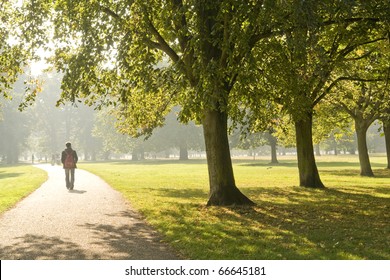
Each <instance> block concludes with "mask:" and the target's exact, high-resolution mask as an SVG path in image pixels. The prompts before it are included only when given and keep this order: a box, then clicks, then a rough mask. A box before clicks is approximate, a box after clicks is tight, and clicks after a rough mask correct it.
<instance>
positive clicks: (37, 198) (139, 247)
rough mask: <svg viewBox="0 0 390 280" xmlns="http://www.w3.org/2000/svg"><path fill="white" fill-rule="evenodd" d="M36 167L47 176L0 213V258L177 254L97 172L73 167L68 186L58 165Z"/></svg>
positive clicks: (174, 256) (159, 256) (161, 256)
mask: <svg viewBox="0 0 390 280" xmlns="http://www.w3.org/2000/svg"><path fill="white" fill-rule="evenodd" d="M37 167H39V168H42V169H44V170H45V171H47V172H48V175H49V179H48V181H46V182H45V183H44V184H43V185H42V186H41V187H40V188H38V189H37V190H36V191H35V192H33V193H32V194H31V195H29V196H28V197H27V198H25V199H24V200H22V201H21V202H19V203H18V204H17V205H16V206H15V207H14V208H13V209H11V210H10V211H7V212H5V213H4V214H3V215H1V216H0V259H3V260H4V259H10V260H12V259H24V260H33V259H51V260H69V259H76V260H85V259H94V260H111V259H122V260H126V259H133V260H141V259H148V260H153V259H155V260H157V259H160V260H164V259H165V260H169V259H179V258H180V257H179V256H178V255H177V254H176V253H175V252H174V251H173V250H172V249H171V248H169V247H168V246H167V244H165V243H163V242H161V239H160V237H159V236H158V234H157V233H156V231H154V230H153V229H152V228H151V227H150V226H149V225H147V224H146V223H145V222H144V221H143V220H142V218H141V217H140V215H139V214H137V212H135V211H134V210H133V209H132V208H131V206H130V205H129V203H127V202H126V201H125V200H124V199H123V198H122V196H121V194H120V193H118V192H117V191H115V190H113V189H112V188H111V187H110V186H109V185H107V184H106V183H105V182H104V181H103V180H101V179H100V178H99V177H97V176H95V175H93V174H91V173H89V172H87V171H84V170H80V169H77V170H76V176H75V177H76V180H75V188H74V190H72V191H68V190H67V189H66V187H65V175H64V171H63V169H62V168H61V167H59V166H50V165H37Z"/></svg>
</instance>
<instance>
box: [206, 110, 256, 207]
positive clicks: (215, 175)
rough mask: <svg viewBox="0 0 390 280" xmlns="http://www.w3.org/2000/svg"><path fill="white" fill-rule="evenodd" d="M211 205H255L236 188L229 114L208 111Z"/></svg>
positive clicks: (208, 162)
mask: <svg viewBox="0 0 390 280" xmlns="http://www.w3.org/2000/svg"><path fill="white" fill-rule="evenodd" d="M203 131H204V138H205V144H206V156H207V166H208V171H209V182H210V197H209V201H208V202H207V205H208V206H211V205H218V206H223V205H226V206H228V205H253V204H254V203H253V202H252V201H251V200H250V199H249V198H247V197H246V196H245V195H244V194H242V193H241V192H240V190H239V189H238V188H237V187H236V184H235V181H234V174H233V166H232V161H231V158H230V149H229V142H228V135H227V114H226V113H222V112H218V111H212V110H206V111H205V115H204V118H203Z"/></svg>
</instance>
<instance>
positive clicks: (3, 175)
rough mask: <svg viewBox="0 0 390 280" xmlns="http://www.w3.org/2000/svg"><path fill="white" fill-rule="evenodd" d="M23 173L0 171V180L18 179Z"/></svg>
mask: <svg viewBox="0 0 390 280" xmlns="http://www.w3.org/2000/svg"><path fill="white" fill-rule="evenodd" d="M21 175H23V173H16V172H4V171H0V179H6V178H15V177H20V176H21Z"/></svg>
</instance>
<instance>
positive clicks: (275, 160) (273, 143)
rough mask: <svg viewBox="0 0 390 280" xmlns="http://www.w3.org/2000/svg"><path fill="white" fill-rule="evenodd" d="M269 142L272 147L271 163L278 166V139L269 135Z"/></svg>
mask: <svg viewBox="0 0 390 280" xmlns="http://www.w3.org/2000/svg"><path fill="white" fill-rule="evenodd" d="M268 142H269V145H270V146H271V163H272V164H278V163H279V162H278V158H277V155H276V149H277V142H278V139H277V138H276V137H275V136H273V135H272V134H271V133H269V135H268Z"/></svg>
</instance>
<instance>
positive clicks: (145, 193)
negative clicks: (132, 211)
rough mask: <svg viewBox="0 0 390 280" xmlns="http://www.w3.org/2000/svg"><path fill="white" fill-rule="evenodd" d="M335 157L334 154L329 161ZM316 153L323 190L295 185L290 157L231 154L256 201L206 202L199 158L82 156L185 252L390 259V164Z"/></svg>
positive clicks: (205, 180)
mask: <svg viewBox="0 0 390 280" xmlns="http://www.w3.org/2000/svg"><path fill="white" fill-rule="evenodd" d="M332 161H333V162H332ZM371 161H372V164H373V168H374V172H375V173H376V174H378V176H377V177H375V178H364V177H361V176H359V165H358V162H357V158H356V157H340V156H338V157H321V158H319V159H318V166H319V170H320V173H321V178H322V180H323V182H324V183H325V185H326V186H327V189H326V190H313V189H306V188H301V187H297V184H298V174H297V167H296V162H295V161H294V160H282V161H281V164H280V165H278V166H271V165H268V161H267V160H264V161H262V160H256V161H251V160H236V161H234V172H235V177H236V183H237V186H238V187H239V188H240V189H241V190H242V191H243V192H244V193H245V194H246V195H247V196H249V197H250V198H251V199H252V200H253V201H255V202H256V204H257V206H255V207H252V208H249V207H205V204H206V202H207V199H208V177H207V166H206V163H205V161H197V160H192V161H189V162H179V161H146V162H139V163H132V162H109V163H96V164H82V165H80V167H81V168H84V169H87V170H90V171H92V172H94V173H96V174H98V175H99V176H101V177H102V178H103V179H105V180H106V181H107V182H108V183H109V184H110V185H111V186H113V187H114V188H116V189H117V190H119V191H120V192H121V193H123V195H124V197H125V198H127V199H128V200H129V201H131V203H132V205H133V206H134V207H135V208H136V209H138V210H139V211H140V212H141V213H143V215H144V216H145V217H146V219H147V220H148V222H149V223H151V224H152V225H154V226H155V227H156V228H157V229H158V230H159V231H160V232H161V233H162V234H163V235H164V236H165V239H166V240H167V241H168V242H170V243H171V244H172V245H173V246H174V247H175V248H176V249H177V250H179V251H180V252H181V253H182V254H183V255H184V256H185V257H187V258H189V259H390V250H389V248H390V170H385V169H384V168H385V159H384V158H383V157H373V158H372V159H371Z"/></svg>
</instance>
